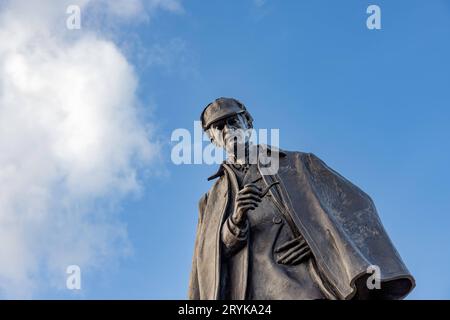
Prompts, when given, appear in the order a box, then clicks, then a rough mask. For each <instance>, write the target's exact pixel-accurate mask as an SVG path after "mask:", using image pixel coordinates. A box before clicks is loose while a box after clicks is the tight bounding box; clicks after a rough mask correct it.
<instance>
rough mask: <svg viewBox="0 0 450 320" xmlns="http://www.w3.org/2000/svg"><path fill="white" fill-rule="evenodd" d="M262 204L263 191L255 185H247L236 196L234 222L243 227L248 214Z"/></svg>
mask: <svg viewBox="0 0 450 320" xmlns="http://www.w3.org/2000/svg"><path fill="white" fill-rule="evenodd" d="M260 202H261V189H260V188H258V187H257V186H256V185H255V184H246V185H245V186H244V188H243V189H242V190H240V191H239V192H238V194H237V196H236V201H235V206H234V212H233V214H232V216H231V219H232V221H233V222H234V223H235V224H237V225H242V224H243V223H244V222H245V218H246V217H247V212H248V211H250V210H253V209H255V208H256V207H257V206H258V205H259V203H260Z"/></svg>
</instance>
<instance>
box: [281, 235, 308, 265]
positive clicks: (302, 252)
mask: <svg viewBox="0 0 450 320" xmlns="http://www.w3.org/2000/svg"><path fill="white" fill-rule="evenodd" d="M275 253H279V255H278V259H277V263H281V264H288V265H296V264H299V263H300V262H302V261H303V260H304V259H306V258H307V257H309V255H310V254H311V250H310V248H309V246H308V244H307V243H306V241H305V239H303V237H302V236H299V237H297V238H295V239H293V240H290V241H288V242H286V243H284V244H282V245H281V246H279V247H278V248H277V249H275Z"/></svg>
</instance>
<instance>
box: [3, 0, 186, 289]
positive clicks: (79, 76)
mask: <svg viewBox="0 0 450 320" xmlns="http://www.w3.org/2000/svg"><path fill="white" fill-rule="evenodd" d="M97 2H98V3H99V4H103V5H104V6H106V7H105V8H106V10H107V11H108V12H111V14H112V15H122V16H124V17H127V18H129V17H132V16H135V15H139V14H141V13H142V8H144V7H145V8H147V10H156V9H164V10H169V11H173V12H180V11H181V10H182V7H181V5H180V4H179V3H178V2H176V1H172V0H168V1H157V0H152V1H150V2H147V3H146V4H145V5H144V3H143V2H141V1H132V0H120V1H118V0H116V1H104V0H98V1H97ZM112 3H114V4H112ZM69 4H79V5H80V6H81V7H82V9H84V8H86V10H88V9H89V6H90V5H92V4H93V0H90V1H89V0H84V1H59V2H58V5H55V1H51V0H44V1H43V0H41V1H25V0H14V1H10V2H6V3H2V6H1V7H0V10H1V11H0V296H4V297H8V298H17V297H31V296H32V294H33V292H36V290H39V287H40V286H41V285H43V283H42V280H43V279H42V276H43V275H48V279H46V281H51V282H54V283H55V285H56V286H60V287H64V285H65V279H64V272H65V268H66V266H67V265H70V264H78V265H80V266H81V268H82V269H83V268H84V269H86V268H90V267H96V266H100V265H102V264H104V263H106V262H108V261H112V260H111V259H115V258H117V257H118V256H121V255H123V254H126V253H127V250H128V248H129V245H128V241H127V235H126V228H125V226H124V225H123V224H122V223H121V222H120V220H119V219H118V218H117V216H115V214H114V204H116V203H117V201H119V200H120V199H121V198H123V197H124V196H126V195H127V194H129V193H130V192H136V191H138V190H139V181H138V178H137V177H138V176H139V172H140V168H141V167H143V166H147V165H149V164H150V163H151V161H152V160H153V159H154V158H155V155H156V154H157V152H158V146H157V144H155V143H153V142H152V141H153V139H152V137H151V135H150V131H149V129H150V128H149V125H150V124H148V123H142V121H141V120H140V117H139V116H138V108H137V105H138V101H137V98H136V95H135V90H136V86H137V83H138V79H137V77H136V74H135V73H134V71H133V67H132V66H131V65H130V63H129V62H128V61H127V60H126V58H125V57H124V55H123V54H122V53H121V51H120V50H119V48H118V47H117V46H116V45H115V44H114V43H112V42H111V41H108V40H105V39H104V38H103V37H102V35H101V34H99V33H98V32H97V33H96V32H94V31H93V30H90V31H89V30H86V31H85V30H82V32H78V34H77V35H76V36H73V35H69V34H68V32H69V31H67V30H65V19H66V14H65V9H66V7H67V5H69ZM94 4H95V2H94ZM99 4H95V5H99ZM82 12H83V11H82Z"/></svg>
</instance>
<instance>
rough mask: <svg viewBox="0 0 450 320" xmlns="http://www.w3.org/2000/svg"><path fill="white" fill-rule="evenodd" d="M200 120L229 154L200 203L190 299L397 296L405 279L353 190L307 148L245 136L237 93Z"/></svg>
mask: <svg viewBox="0 0 450 320" xmlns="http://www.w3.org/2000/svg"><path fill="white" fill-rule="evenodd" d="M201 121H202V126H203V129H204V130H205V131H206V132H207V133H208V135H209V136H210V138H211V140H212V142H213V143H215V144H216V145H217V146H220V147H223V148H224V149H225V151H226V152H227V155H228V158H227V160H226V161H224V162H223V163H222V165H221V166H220V168H219V170H218V171H217V173H216V174H214V175H213V176H211V177H210V178H209V180H213V179H216V178H218V179H217V180H216V181H215V183H214V185H213V186H212V188H211V189H210V190H209V191H208V193H206V194H205V195H204V196H203V197H202V198H201V200H200V203H199V219H198V226H197V235H196V240H195V249H194V256H193V262H192V271H191V277H190V284H189V298H190V299H401V298H403V297H405V296H406V295H407V294H408V293H409V292H410V291H411V290H412V289H413V288H414V286H415V282H414V278H413V277H412V276H411V275H410V273H409V271H408V270H407V268H406V266H405V265H404V263H403V262H402V260H401V258H400V256H399V254H398V253H397V251H396V249H395V248H394V246H393V244H392V242H391V241H390V239H389V237H388V235H387V234H386V231H385V230H384V228H383V226H382V224H381V221H380V219H379V217H378V214H377V211H376V208H375V205H374V203H373V201H372V199H371V198H370V197H369V196H368V195H367V194H365V193H364V192H363V191H362V190H360V189H359V188H358V187H356V186H355V185H353V184H352V183H351V182H349V181H348V180H346V179H345V178H344V177H342V176H341V175H339V173H337V172H336V171H334V170H332V169H331V168H329V167H328V166H327V165H326V164H325V163H324V162H323V161H322V160H320V159H319V158H318V157H317V156H315V155H314V154H312V153H303V152H290V151H283V150H281V149H278V148H274V147H270V146H262V145H256V146H255V145H252V144H251V143H250V142H249V139H248V135H247V134H246V132H248V130H249V129H251V128H253V124H252V123H253V119H252V117H251V115H250V113H249V112H248V111H247V110H246V108H245V106H244V105H243V104H242V103H241V102H239V101H238V100H236V99H231V98H219V99H216V100H215V101H214V102H212V103H210V104H209V105H207V107H206V108H205V109H204V111H203V113H202V115H201ZM239 148H241V149H243V150H244V152H240V153H239V152H237V150H238V149H239ZM251 150H256V155H257V161H256V163H252V162H251V161H249V154H250V153H251V152H250V151H251ZM263 157H266V159H265V162H264V163H267V157H269V158H270V159H277V161H278V170H277V172H274V173H272V174H267V172H263V171H264V167H265V166H266V165H265V164H264V165H263V164H262V161H260V160H261V159H263ZM373 268H375V269H376V268H377V269H378V271H379V274H378V276H377V278H376V279H375V280H376V281H378V285H376V286H375V287H371V286H369V285H368V283H369V280H370V281H371V280H372V279H373V274H372V273H371V272H370V270H374V269H373ZM371 277H372V278H371Z"/></svg>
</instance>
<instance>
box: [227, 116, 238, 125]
mask: <svg viewBox="0 0 450 320" xmlns="http://www.w3.org/2000/svg"><path fill="white" fill-rule="evenodd" d="M227 124H228V125H229V126H236V125H238V124H239V119H238V118H237V117H232V118H229V119H228V121H227Z"/></svg>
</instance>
